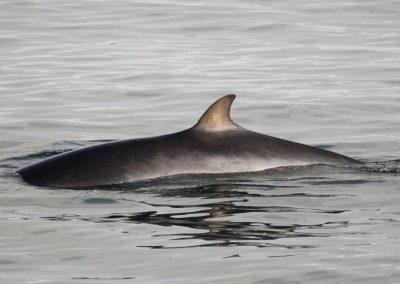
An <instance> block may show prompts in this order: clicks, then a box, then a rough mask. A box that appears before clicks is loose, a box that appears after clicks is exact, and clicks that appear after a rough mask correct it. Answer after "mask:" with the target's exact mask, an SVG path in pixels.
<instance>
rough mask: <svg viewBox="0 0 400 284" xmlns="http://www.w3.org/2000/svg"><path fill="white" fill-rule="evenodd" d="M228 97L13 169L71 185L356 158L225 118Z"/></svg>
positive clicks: (39, 182) (43, 182) (40, 180)
mask: <svg viewBox="0 0 400 284" xmlns="http://www.w3.org/2000/svg"><path fill="white" fill-rule="evenodd" d="M234 99H235V95H228V96H225V97H223V98H221V99H219V100H218V101H216V102H215V103H214V104H213V105H211V107H209V108H208V110H207V111H206V112H205V113H204V114H203V116H202V117H201V118H200V120H199V121H198V122H197V124H196V125H195V126H193V127H192V128H189V129H187V130H184V131H181V132H177V133H173V134H168V135H162V136H158V137H151V138H142V139H130V140H123V141H116V142H110V143H105V144H100V145H96V146H91V147H87V148H83V149H79V150H74V151H70V152H67V153H64V154H60V155H57V156H54V157H51V158H49V159H46V160H43V161H41V162H38V163H36V164H33V165H30V166H28V167H25V168H23V169H21V170H19V171H18V173H19V174H20V175H21V176H22V178H23V179H24V180H25V181H26V182H28V183H30V184H33V185H36V186H48V187H66V188H73V187H87V186H96V185H109V184H117V183H124V182H133V181H138V180H145V179H152V178H157V177H163V176H170V175H177V174H202V173H207V174H210V173H234V172H252V171H262V170H266V169H270V168H276V167H284V166H301V165H310V164H329V165H350V164H357V163H360V162H359V161H357V160H355V159H352V158H349V157H346V156H343V155H340V154H336V153H333V152H330V151H326V150H323V149H318V148H314V147H311V146H307V145H304V144H299V143H295V142H291V141H287V140H283V139H279V138H275V137H271V136H267V135H263V134H260V133H256V132H253V131H250V130H247V129H245V128H242V127H240V126H239V125H237V124H235V123H234V122H233V121H232V119H231V118H230V108H231V105H232V102H233V100H234Z"/></svg>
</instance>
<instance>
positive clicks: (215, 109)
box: [194, 95, 238, 131]
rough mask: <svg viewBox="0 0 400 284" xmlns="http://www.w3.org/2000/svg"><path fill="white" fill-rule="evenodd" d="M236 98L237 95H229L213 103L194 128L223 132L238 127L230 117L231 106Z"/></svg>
mask: <svg viewBox="0 0 400 284" xmlns="http://www.w3.org/2000/svg"><path fill="white" fill-rule="evenodd" d="M235 98H236V96H235V95H227V96H224V97H222V98H220V99H219V100H218V101H216V102H215V103H213V104H212V105H211V106H210V107H209V108H208V109H207V111H206V112H205V113H204V114H203V115H202V117H201V118H200V119H199V121H198V122H197V124H196V125H195V126H194V128H196V129H201V130H207V131H222V130H227V129H232V128H236V127H238V126H237V125H236V124H235V123H234V122H233V121H232V119H231V117H230V111H231V105H232V103H233V100H234V99H235Z"/></svg>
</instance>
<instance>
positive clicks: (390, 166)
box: [361, 159, 400, 174]
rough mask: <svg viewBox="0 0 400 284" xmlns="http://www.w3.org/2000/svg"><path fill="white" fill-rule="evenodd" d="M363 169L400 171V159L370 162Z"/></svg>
mask: <svg viewBox="0 0 400 284" xmlns="http://www.w3.org/2000/svg"><path fill="white" fill-rule="evenodd" d="M361 169H363V170H365V171H368V172H372V173H389V174H390V173H400V159H395V160H388V161H383V162H368V163H365V164H364V165H362V166H361Z"/></svg>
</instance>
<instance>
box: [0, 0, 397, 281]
mask: <svg viewBox="0 0 400 284" xmlns="http://www.w3.org/2000/svg"><path fill="white" fill-rule="evenodd" d="M229 93H234V94H236V95H237V96H238V97H237V99H236V101H235V103H234V105H233V109H232V116H233V118H234V120H235V121H236V122H237V123H238V124H240V125H242V126H243V127H246V128H249V129H252V130H255V131H258V132H262V133H265V134H269V135H273V136H278V137H281V138H284V139H289V140H294V141H298V142H302V143H307V144H310V145H313V146H317V147H321V148H325V149H329V150H332V151H335V152H339V153H342V154H345V155H348V156H351V157H354V158H357V159H360V160H362V161H363V162H365V163H366V166H365V167H363V168H361V169H343V168H329V167H305V168H299V169H292V170H288V171H284V172H272V173H269V174H265V175H238V176H236V177H218V178H217V177H203V178H186V177H182V178H178V179H171V180H169V179H167V180H164V181H163V182H160V183H152V182H144V183H140V184H136V185H135V186H133V185H124V186H119V187H112V188H108V189H106V190H101V189H93V190H79V191H77V190H67V189H65V190H64V189H58V190H54V189H49V188H37V187H33V186H29V185H26V184H25V183H24V182H22V181H21V180H20V179H19V178H18V176H16V175H15V174H14V172H15V170H17V169H18V168H20V167H22V166H25V165H28V164H31V163H33V162H36V161H39V160H41V159H43V158H45V157H49V156H51V155H54V154H57V153H61V152H64V151H68V150H71V149H76V148H80V147H83V146H87V145H92V144H96V143H100V142H102V141H107V140H114V139H125V138H135V137H144V136H153V135H160V134H165V133H170V132H174V131H179V130H183V129H185V128H188V127H190V126H192V125H193V124H194V123H195V122H196V121H197V119H198V118H199V117H200V115H201V114H202V113H203V111H204V110H205V109H206V108H207V107H208V106H209V105H210V103H212V102H213V101H214V100H216V99H218V98H219V97H221V96H223V95H226V94H229ZM399 122H400V2H399V1H397V0H393V1H390V0H383V1H369V0H359V1H354V0H349V1H344V0H343V1H316V0H307V1H303V0H300V1H294V0H283V1H261V0H249V1H236V0H235V1H232V0H231V1H227V0H221V1H218V2H211V1H184V0H181V1H175V0H164V1H163V0H159V1H157V0H150V1H142V2H141V1H82V0H79V1H78V0H70V1H44V0H36V1H35V0H26V1H19V0H9V1H7V0H0V240H1V241H0V282H1V283H82V284H86V283H230V284H232V283H253V284H256V283H257V284H261V283H399V282H400V239H399V234H400V124H399Z"/></svg>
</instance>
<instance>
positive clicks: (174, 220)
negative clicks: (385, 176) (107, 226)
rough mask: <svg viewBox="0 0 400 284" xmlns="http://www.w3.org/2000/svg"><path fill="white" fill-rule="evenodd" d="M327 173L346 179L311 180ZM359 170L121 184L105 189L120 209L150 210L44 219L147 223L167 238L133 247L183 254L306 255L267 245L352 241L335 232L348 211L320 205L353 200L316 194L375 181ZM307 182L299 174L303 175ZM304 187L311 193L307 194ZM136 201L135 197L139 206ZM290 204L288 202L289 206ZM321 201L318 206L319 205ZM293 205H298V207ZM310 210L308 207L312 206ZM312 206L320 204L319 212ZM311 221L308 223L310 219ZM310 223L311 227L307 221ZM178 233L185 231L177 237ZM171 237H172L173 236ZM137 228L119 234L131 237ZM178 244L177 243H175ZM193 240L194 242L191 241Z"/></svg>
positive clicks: (303, 170) (345, 222)
mask: <svg viewBox="0 0 400 284" xmlns="http://www.w3.org/2000/svg"><path fill="white" fill-rule="evenodd" d="M326 171H331V172H332V171H336V172H338V171H341V174H342V175H343V173H344V172H346V171H347V172H348V175H347V177H348V178H349V179H340V180H338V179H330V178H327V177H324V176H317V175H315V173H317V172H318V173H320V174H321V173H323V172H326ZM356 171H357V169H343V168H342V169H340V168H334V167H328V166H325V167H324V166H309V167H299V168H293V169H291V170H288V171H287V172H278V171H275V172H273V173H269V175H266V176H259V180H257V179H256V180H255V179H254V176H253V177H252V179H245V175H243V176H242V178H240V177H236V178H232V177H226V176H225V177H209V179H208V180H206V181H208V183H205V184H202V185H196V186H193V184H196V183H197V184H198V183H200V182H205V180H204V177H203V178H201V177H186V179H185V178H180V179H179V180H176V179H165V180H161V181H159V183H156V184H155V183H154V182H149V183H146V182H142V183H136V184H125V185H120V186H116V187H115V186H114V187H110V186H109V187H106V188H103V189H108V190H117V191H118V192H119V193H120V194H121V198H120V199H119V202H132V203H133V204H134V203H140V204H143V205H146V208H150V210H146V211H141V212H137V211H133V212H129V211H128V212H115V213H113V214H109V215H96V216H82V215H61V216H50V217H49V216H46V217H44V218H45V219H49V220H55V221H67V220H72V219H79V220H83V221H89V222H97V223H110V222H123V223H132V224H148V225H156V226H159V227H171V226H174V228H176V230H174V231H173V232H172V233H171V231H169V232H168V233H165V234H163V233H160V232H159V230H157V232H156V233H155V234H152V237H153V238H160V237H162V238H167V241H165V242H164V244H162V245H159V244H152V242H151V240H150V241H149V240H146V243H149V244H147V245H142V244H137V246H140V247H148V248H153V249H163V248H184V247H196V246H202V247H204V246H206V247H210V246H255V247H267V246H283V247H286V248H296V247H303V248H312V247H314V245H312V244H309V245H304V244H292V243H290V244H284V242H283V244H276V243H273V242H271V241H273V240H277V239H286V238H313V237H331V236H333V235H351V234H357V232H347V231H345V230H344V231H341V229H343V228H346V227H347V226H349V224H350V221H349V220H347V219H346V218H345V217H343V216H342V215H343V214H344V213H346V212H348V211H350V210H351V209H347V208H340V209H337V208H327V207H326V206H323V205H322V204H325V203H326V200H327V199H338V198H339V199H341V198H349V197H352V196H351V194H348V193H337V192H336V193H329V192H324V191H323V190H321V187H322V188H323V187H324V186H329V185H332V183H335V184H336V185H338V186H347V185H354V184H363V183H367V182H371V181H372V182H379V180H377V179H373V178H371V179H370V180H367V179H357V178H354V173H355V172H356ZM307 172H308V173H309V174H310V173H311V175H308V176H307V175H304V174H305V173H307ZM310 188H314V189H311V190H310ZM135 195H139V196H141V197H140V199H141V200H137V199H136V198H135ZM292 201H294V202H292ZM320 201H321V202H320ZM85 202H86V203H88V204H93V203H96V202H97V203H99V204H107V203H112V202H115V201H113V200H111V199H108V200H107V199H93V198H91V199H89V200H86V201H85ZM296 204H297V206H296ZM311 204H312V206H311ZM318 204H321V205H320V206H318ZM310 216H311V218H310ZM310 220H311V221H310ZM181 229H189V230H184V232H181V231H182V230H181ZM175 231H176V232H175ZM134 232H135V226H133V227H132V228H131V229H130V230H127V231H124V233H134ZM178 241H179V242H178ZM196 241H200V243H199V242H196Z"/></svg>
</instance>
